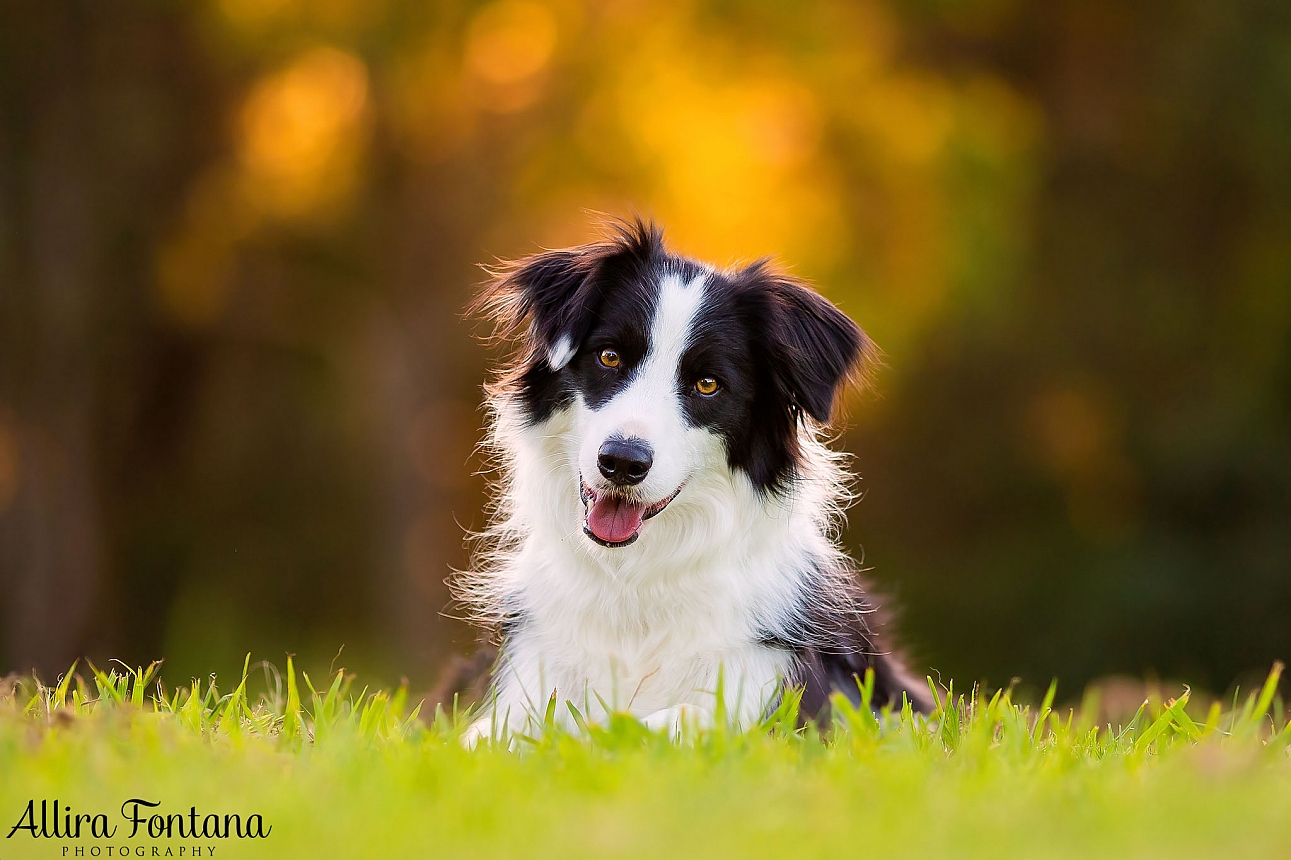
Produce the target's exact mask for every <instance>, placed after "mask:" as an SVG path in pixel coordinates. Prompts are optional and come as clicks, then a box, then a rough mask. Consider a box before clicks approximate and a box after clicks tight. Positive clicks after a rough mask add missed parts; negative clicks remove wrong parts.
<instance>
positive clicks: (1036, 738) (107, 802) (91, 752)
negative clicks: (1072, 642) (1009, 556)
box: [0, 661, 1291, 860]
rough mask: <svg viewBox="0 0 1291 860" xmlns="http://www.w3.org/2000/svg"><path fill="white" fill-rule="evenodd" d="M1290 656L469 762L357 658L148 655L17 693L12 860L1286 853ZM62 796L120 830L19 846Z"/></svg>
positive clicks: (8, 842)
mask: <svg viewBox="0 0 1291 860" xmlns="http://www.w3.org/2000/svg"><path fill="white" fill-rule="evenodd" d="M91 668H92V667H91ZM1280 668H1281V667H1275V669H1274V672H1273V673H1272V674H1271V675H1270V677H1269V680H1268V682H1267V683H1266V684H1265V685H1264V687H1263V688H1262V689H1261V690H1258V691H1255V692H1254V693H1252V694H1250V695H1249V696H1248V697H1247V698H1245V699H1234V701H1233V702H1232V703H1230V705H1229V707H1227V708H1221V707H1220V706H1219V705H1218V704H1216V705H1212V706H1211V707H1210V708H1209V709H1208V710H1204V711H1203V710H1197V711H1196V712H1195V713H1194V712H1193V708H1190V706H1189V703H1188V698H1187V696H1186V695H1185V696H1182V697H1180V698H1179V699H1177V700H1168V701H1165V702H1156V703H1146V704H1145V705H1144V707H1143V708H1141V709H1140V710H1139V713H1138V714H1137V715H1136V716H1135V717H1134V718H1133V719H1132V720H1129V721H1127V722H1126V724H1125V725H1124V726H1108V725H1094V724H1093V723H1092V722H1091V721H1090V720H1088V719H1086V718H1083V717H1082V713H1086V714H1088V713H1095V712H1096V710H1095V709H1094V708H1092V707H1082V708H1081V709H1079V710H1078V711H1077V712H1074V713H1073V712H1071V711H1065V712H1061V713H1060V712H1056V711H1053V710H1051V709H1050V704H1051V702H1052V699H1053V691H1052V688H1051V690H1050V693H1049V695H1048V696H1047V697H1046V699H1045V701H1044V702H1042V703H1041V704H1040V706H1039V707H1026V706H1020V705H1017V704H1015V703H1014V702H1013V701H1011V696H1010V693H1009V691H1002V692H998V693H994V694H993V695H990V696H985V695H982V694H972V695H961V694H960V693H958V692H955V693H952V694H949V695H948V694H946V692H945V691H942V693H941V695H940V705H941V706H940V708H939V710H938V711H937V713H935V714H934V715H933V716H932V717H931V718H930V719H925V718H923V717H920V716H918V715H913V714H911V713H909V712H908V711H906V712H904V713H903V712H900V711H898V712H895V713H886V714H884V715H881V716H880V717H879V718H877V719H876V718H874V717H873V716H871V713H870V711H869V710H868V709H865V708H862V709H860V710H854V709H851V708H847V707H845V705H840V707H838V709H837V713H836V716H835V720H834V724H833V726H832V729H831V730H830V731H828V732H826V733H825V735H826V736H825V737H823V738H822V736H821V735H820V734H818V733H817V732H815V731H814V730H807V731H797V730H795V728H794V726H795V715H794V712H793V702H787V703H786V705H785V706H784V707H783V708H781V710H780V711H779V712H777V713H776V714H775V715H774V716H773V717H772V718H771V719H770V720H768V722H767V723H766V725H764V726H762V727H760V728H759V729H757V730H755V731H750V732H747V733H735V732H730V731H723V730H714V731H712V732H708V733H704V734H700V735H698V736H695V737H691V738H689V739H688V740H687V741H686V742H684V743H683V744H681V745H675V744H672V743H670V742H668V740H667V739H666V738H664V737H663V736H660V735H654V734H651V733H649V732H647V731H646V730H645V729H644V728H642V727H641V726H640V725H639V724H638V723H636V722H634V721H633V720H631V719H627V718H622V719H616V720H614V721H613V722H612V723H611V724H610V725H609V726H607V727H604V728H600V727H595V726H593V727H590V728H589V729H587V731H586V732H585V733H583V734H582V735H581V736H573V735H569V734H561V733H558V732H554V731H553V732H550V733H548V734H545V735H544V736H543V737H542V738H539V739H532V740H525V741H522V742H521V743H520V744H519V747H520V749H519V751H518V752H507V751H505V750H501V749H481V750H477V751H474V752H467V751H466V750H464V749H462V748H461V746H460V744H459V743H458V742H457V739H456V736H457V734H458V733H459V732H460V728H461V721H460V720H456V721H455V720H453V719H452V718H450V717H448V716H445V715H444V714H443V713H441V712H437V713H436V714H434V715H424V714H422V715H419V714H418V713H417V711H416V710H415V709H414V708H411V707H410V703H409V702H408V701H407V696H406V693H405V692H403V691H396V692H394V693H389V692H376V693H372V692H369V691H362V692H360V691H359V690H357V689H356V688H355V687H354V685H353V684H352V682H351V681H350V680H349V679H347V678H346V677H345V675H344V674H343V673H338V674H337V675H336V676H335V677H332V678H328V679H327V680H326V682H325V683H320V684H312V683H311V682H310V680H309V679H308V677H306V676H301V677H297V672H296V671H295V669H294V667H292V664H291V662H290V661H288V669H287V671H286V672H285V673H284V675H283V676H282V677H281V678H280V679H278V680H277V681H276V682H274V683H271V684H269V685H268V687H269V692H267V693H265V694H262V695H256V696H255V697H254V698H253V697H251V696H249V695H248V683H249V679H248V677H247V673H246V672H245V671H244V673H243V678H242V679H240V680H241V682H240V684H239V685H238V686H237V687H236V688H235V689H234V690H233V691H232V692H228V693H223V692H221V691H220V690H218V689H217V688H216V687H215V686H211V685H206V684H200V685H199V684H196V683H195V684H194V685H193V686H192V687H190V688H183V689H179V690H171V691H167V690H164V689H160V688H159V685H158V684H157V683H156V681H155V679H154V678H153V677H152V674H151V672H150V670H143V669H141V670H137V671H127V672H122V671H120V670H109V671H107V672H103V671H99V670H92V671H86V672H84V673H75V674H73V673H69V675H68V676H67V677H65V678H63V679H62V680H61V682H60V683H59V684H58V686H57V687H56V688H52V689H51V688H48V687H43V686H39V685H37V684H36V683H35V682H34V681H29V682H27V683H24V684H20V685H18V687H17V688H16V689H15V690H13V691H12V692H9V693H7V694H6V693H5V691H0V695H4V700H3V701H0V860H17V858H26V857H39V858H53V857H62V856H77V855H76V854H75V849H76V847H78V846H79V847H82V848H85V849H86V850H85V852H84V855H83V856H95V855H93V854H92V853H91V850H92V849H93V848H95V847H98V848H99V849H100V853H99V854H98V855H97V856H103V857H106V856H109V855H108V854H107V848H108V847H112V848H113V854H112V855H111V856H114V857H115V856H119V853H120V850H121V848H123V847H124V848H127V849H129V852H130V853H129V856H166V850H167V849H168V848H169V849H170V850H171V852H172V854H171V855H170V856H192V854H191V847H192V846H194V845H197V846H201V847H203V851H202V853H201V855H199V856H203V857H205V856H214V857H216V858H241V857H247V858H256V857H275V858H277V857H288V858H289V857H428V858H429V857H435V858H438V857H455V856H456V857H491V856H512V857H526V858H546V857H559V858H573V857H604V856H630V857H643V858H645V857H648V858H665V857H666V858H672V857H692V856H693V857H735V856H754V857H764V856H765V857H794V858H797V857H804V856H805V857H868V856H874V855H878V856H892V853H893V852H897V851H900V852H911V853H913V854H915V855H932V856H983V857H997V856H1006V855H1015V856H1020V855H1023V854H1026V855H1029V856H1041V857H1082V858H1085V857H1108V856H1142V857H1169V858H1180V857H1220V856H1229V857H1243V858H1245V857H1257V856H1265V857H1291V754H1289V753H1288V747H1289V746H1291V727H1288V725H1287V723H1286V718H1285V716H1284V715H1283V713H1282V706H1281V702H1280V700H1278V699H1277V697H1276V695H1275V691H1276V688H1277V680H1278V672H1279V671H1280ZM1194 707H1195V706H1194ZM136 797H138V798H143V799H146V800H151V801H156V802H160V803H161V806H160V807H158V808H157V809H156V810H155V811H156V812H158V813H161V814H163V815H165V814H171V813H182V814H183V815H184V816H185V820H186V821H187V815H188V812H189V809H190V807H196V809H197V811H198V815H199V817H200V816H204V815H206V814H208V813H216V814H219V815H224V814H228V813H237V814H240V815H241V816H243V818H244V819H245V818H246V817H247V816H249V815H251V814H259V815H261V816H263V819H264V823H265V826H266V827H268V826H272V828H273V829H272V831H271V832H270V834H269V836H268V837H267V838H265V839H236V838H228V839H196V840H194V839H182V838H178V837H176V838H171V839H166V838H150V837H148V836H147V835H146V834H144V833H141V834H140V835H137V836H135V837H134V838H130V837H129V825H128V824H126V823H124V821H123V819H122V816H121V806H122V803H123V802H124V801H126V800H129V799H131V798H136ZM55 798H57V799H59V801H60V803H61V804H63V805H67V804H70V805H71V806H72V809H73V813H74V814H76V813H97V812H102V813H104V814H106V815H107V817H108V819H109V822H110V823H111V824H114V825H116V826H117V827H118V830H117V833H116V835H115V836H114V837H113V838H111V839H108V840H102V839H93V838H89V837H85V838H82V839H80V840H76V839H35V838H32V836H31V835H30V834H29V833H28V832H27V831H26V830H19V831H17V832H16V833H15V834H14V835H13V836H12V837H11V838H7V839H6V838H4V837H5V835H6V834H8V833H9V832H10V828H11V827H12V826H13V825H14V824H15V823H18V822H19V820H20V818H21V817H22V816H23V813H24V812H25V810H26V807H27V803H28V802H29V801H31V800H35V810H36V813H37V814H36V821H37V823H39V807H40V801H41V800H42V799H45V800H47V801H50V802H51V803H52V801H53V799H55ZM209 845H214V846H215V853H214V855H208V854H207V852H206V850H205V848H206V847H207V846H209ZM181 847H184V848H187V849H189V850H187V851H186V852H185V853H184V854H183V855H181V854H180V853H179V849H180V848H181ZM64 848H66V849H68V850H67V851H66V853H64ZM154 848H156V849H157V853H156V854H154V853H153V849H154ZM141 852H142V853H141Z"/></svg>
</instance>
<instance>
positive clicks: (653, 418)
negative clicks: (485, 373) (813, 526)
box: [477, 222, 873, 547]
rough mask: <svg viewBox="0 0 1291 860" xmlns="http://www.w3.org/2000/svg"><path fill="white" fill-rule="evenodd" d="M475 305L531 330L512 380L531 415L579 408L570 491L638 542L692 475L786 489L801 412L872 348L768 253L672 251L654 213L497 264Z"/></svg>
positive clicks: (594, 517) (825, 403) (600, 535)
mask: <svg viewBox="0 0 1291 860" xmlns="http://www.w3.org/2000/svg"><path fill="white" fill-rule="evenodd" d="M477 307H478V308H479V309H482V310H485V311H487V312H489V313H491V314H492V315H493V316H494V317H495V318H496V319H497V320H498V322H499V324H500V332H501V333H502V334H504V335H510V334H519V333H521V332H522V331H524V332H525V344H526V347H525V349H524V351H523V352H522V353H521V355H520V356H519V359H518V362H517V364H516V365H515V366H514V367H513V368H512V371H511V372H510V373H509V374H508V375H507V376H506V378H505V379H504V381H503V383H502V384H503V386H504V389H505V391H506V393H507V396H508V397H509V398H510V399H512V400H513V401H514V402H515V403H516V404H518V406H519V408H520V409H521V411H522V412H523V417H524V420H525V421H526V422H527V423H528V424H529V425H531V426H533V425H542V424H544V423H546V422H548V421H550V420H551V419H552V418H553V417H555V416H557V415H558V414H561V415H563V414H564V413H565V412H566V411H567V410H569V411H570V413H569V414H568V415H565V416H564V417H568V418H569V419H570V423H571V426H572V427H573V436H574V438H575V441H574V447H575V450H571V451H570V459H571V460H572V461H573V462H571V463H570V464H569V465H570V470H569V474H557V475H553V476H552V477H553V479H554V480H558V481H567V482H568V488H569V492H570V493H578V494H580V496H581V499H582V501H583V508H582V510H583V523H582V525H583V530H584V532H585V533H586V535H587V536H588V537H589V538H590V539H591V540H593V541H595V542H596V543H598V544H601V545H602V546H607V547H621V546H626V545H628V544H630V543H632V542H633V541H635V540H636V539H637V537H638V535H639V533H640V532H641V530H642V528H643V523H644V522H645V521H646V520H648V519H650V518H651V517H654V516H656V515H658V514H661V513H662V512H663V511H664V509H665V508H666V507H667V506H668V505H669V503H670V502H672V501H673V499H675V498H677V497H678V495H679V494H684V493H685V492H686V488H687V485H688V484H693V483H696V482H701V481H706V480H709V479H711V478H713V477H714V475H718V476H719V477H725V478H727V479H731V480H740V479H747V481H748V482H750V483H751V485H752V487H753V488H754V490H755V491H756V492H758V493H761V494H775V493H783V492H785V491H786V490H787V489H788V488H789V487H790V486H791V484H792V481H793V478H794V476H795V472H796V469H797V467H798V465H799V457H800V450H799V438H800V437H799V424H800V422H802V421H806V420H808V419H811V420H815V421H817V422H822V423H823V422H825V421H828V420H829V416H830V413H831V411H832V410H833V406H834V401H835V399H836V397H837V395H838V392H839V389H840V388H841V387H842V385H843V383H844V381H845V380H846V379H847V377H848V376H849V374H850V373H851V372H852V371H854V370H856V369H857V368H859V367H861V366H862V365H863V363H864V361H865V360H866V359H868V358H869V357H870V355H871V354H872V352H873V347H872V346H871V344H870V341H869V339H868V338H867V337H866V336H865V334H864V333H863V332H862V331H861V330H860V328H858V327H857V326H856V324H855V323H853V322H852V321H851V320H850V319H848V318H847V317H846V316H844V315H843V314H842V313H841V312H840V311H839V310H838V309H837V308H835V307H834V306H833V305H831V304H830V303H829V302H827V301H826V300H825V299H823V298H821V297H820V296H819V295H817V294H816V293H814V292H812V291H811V290H810V289H809V288H807V287H806V286H805V285H803V284H802V283H800V282H798V281H796V280H794V279H792V278H790V277H787V276H785V275H783V274H780V273H778V272H776V271H774V270H773V269H772V268H771V267H770V266H768V265H767V264H766V263H765V262H759V263H754V264H752V265H750V266H747V267H745V268H741V269H734V270H727V271H719V270H717V269H714V268H713V267H710V266H707V265H703V264H701V263H697V262H695V261H692V260H688V259H685V258H683V257H679V256H676V255H674V254H671V253H669V252H668V251H667V250H666V249H665V248H664V246H663V242H662V238H661V234H660V232H659V230H658V229H657V228H656V227H654V226H653V225H645V224H642V223H640V222H634V223H631V224H624V225H620V226H619V227H618V229H617V230H616V232H615V234H614V235H613V236H612V237H611V238H610V239H609V240H608V241H605V242H600V243H594V244H590V245H583V246H580V247H576V248H570V249H567V250H558V251H548V252H545V253H541V254H537V255H534V256H532V257H529V258H527V259H524V260H520V261H519V262H517V263H514V264H511V265H509V266H507V267H506V268H505V269H504V270H502V271H500V272H498V273H497V274H496V276H495V278H494V280H493V281H492V282H491V283H490V284H489V285H488V287H487V288H486V290H485V292H484V293H483V295H482V296H481V299H480V300H479V302H478V305H477Z"/></svg>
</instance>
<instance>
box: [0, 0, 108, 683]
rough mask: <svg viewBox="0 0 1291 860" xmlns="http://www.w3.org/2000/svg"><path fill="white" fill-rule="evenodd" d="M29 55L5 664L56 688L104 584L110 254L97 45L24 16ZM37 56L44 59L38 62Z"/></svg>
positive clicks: (8, 201) (7, 137)
mask: <svg viewBox="0 0 1291 860" xmlns="http://www.w3.org/2000/svg"><path fill="white" fill-rule="evenodd" d="M16 6H17V8H15V7H13V6H11V7H9V11H8V12H7V13H6V16H7V17H8V16H10V15H11V16H12V17H13V19H15V20H13V21H12V22H11V23H10V25H8V26H4V27H0V29H3V30H7V31H8V32H9V36H8V37H7V38H6V39H5V40H4V41H5V42H12V41H13V40H15V39H17V38H22V39H24V40H26V41H27V45H28V47H27V48H26V49H21V50H8V48H10V47H14V46H13V45H6V50H4V51H3V52H0V53H3V54H4V56H5V58H6V59H5V60H3V61H2V62H3V63H4V65H5V66H8V67H9V68H6V69H4V71H3V73H0V78H3V79H4V81H5V84H4V90H3V99H4V102H3V111H4V120H3V128H4V131H3V135H4V140H3V143H0V164H2V165H3V166H0V171H2V172H3V175H2V177H0V212H2V214H0V220H2V221H3V223H4V226H5V230H4V232H5V235H6V240H7V243H6V245H5V247H4V249H3V251H0V254H2V255H3V256H2V257H0V279H2V280H0V290H2V292H0V315H2V316H3V337H2V338H0V368H2V369H0V386H2V387H0V421H3V422H4V427H3V430H4V431H5V434H6V436H7V438H8V440H9V443H8V444H9V446H10V448H11V450H12V451H13V452H14V454H15V455H16V456H14V457H13V461H14V464H15V466H16V468H15V469H13V477H14V480H13V481H12V483H13V487H12V492H11V494H10V498H9V500H8V504H7V505H6V507H7V510H0V583H2V584H3V592H2V594H3V611H2V617H3V621H4V635H3V642H2V647H3V656H4V660H3V662H4V664H6V665H8V666H12V667H15V668H18V669H24V670H25V669H30V668H35V669H36V670H38V671H39V672H40V673H41V674H42V675H43V676H44V677H46V678H50V677H53V676H55V675H56V674H57V673H58V672H60V671H62V670H64V669H66V668H67V666H68V665H69V664H70V662H71V660H72V659H73V658H74V657H75V656H76V654H77V653H78V650H79V649H80V647H81V642H80V641H79V640H80V637H81V635H82V634H83V631H84V628H85V623H86V620H87V616H88V613H89V609H90V606H91V602H92V601H93V599H94V595H95V590H96V588H97V586H98V584H99V573H100V557H101V553H100V527H99V522H98V516H97V505H96V501H95V493H94V481H93V477H94V469H93V462H92V459H93V458H92V444H93V440H92V435H93V434H92V416H91V410H92V409H93V406H94V403H95V394H94V390H93V388H94V383H93V372H92V368H93V364H94V362H93V350H94V337H93V325H92V320H93V318H94V314H95V310H96V309H95V296H96V289H95V286H96V284H95V280H96V269H97V266H98V258H99V252H100V247H101V246H100V242H99V237H98V236H97V235H96V226H97V221H96V219H95V217H94V211H93V210H94V200H93V198H92V192H93V189H94V187H95V184H94V182H93V181H92V178H93V173H94V170H95V166H94V164H93V163H92V153H91V139H90V136H89V134H88V132H89V129H88V128H87V124H88V120H87V118H88V116H90V112H89V110H88V106H87V105H86V104H85V103H84V102H85V98H86V93H87V87H86V81H85V80H84V77H85V62H84V55H85V52H84V50H83V49H84V39H83V38H81V35H82V34H81V30H80V27H79V26H78V24H79V23H80V22H79V21H78V20H77V19H76V15H75V12H74V11H73V10H70V9H69V7H67V6H64V5H63V4H40V5H36V4H16ZM31 46H39V50H33V49H32V47H31Z"/></svg>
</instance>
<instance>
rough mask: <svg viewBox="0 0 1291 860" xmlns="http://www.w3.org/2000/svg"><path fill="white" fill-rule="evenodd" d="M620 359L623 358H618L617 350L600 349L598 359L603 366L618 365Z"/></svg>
mask: <svg viewBox="0 0 1291 860" xmlns="http://www.w3.org/2000/svg"><path fill="white" fill-rule="evenodd" d="M622 360H623V359H621V358H619V351H618V350H617V349H603V350H601V356H600V361H601V364H602V365H603V366H605V367H618V366H619V362H621V361H622Z"/></svg>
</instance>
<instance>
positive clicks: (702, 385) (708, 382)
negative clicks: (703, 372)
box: [695, 376, 717, 397]
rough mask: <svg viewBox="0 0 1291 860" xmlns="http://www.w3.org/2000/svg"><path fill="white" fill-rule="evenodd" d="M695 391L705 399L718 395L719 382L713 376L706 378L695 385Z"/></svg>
mask: <svg viewBox="0 0 1291 860" xmlns="http://www.w3.org/2000/svg"><path fill="white" fill-rule="evenodd" d="M695 390H696V391H698V392H699V393H700V394H702V395H704V396H705V397H707V396H709V395H712V394H716V393H717V380H716V379H714V378H713V377H711V376H705V377H704V378H702V379H700V380H699V381H698V382H696V383H695Z"/></svg>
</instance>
